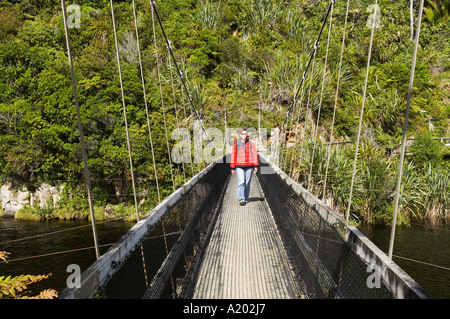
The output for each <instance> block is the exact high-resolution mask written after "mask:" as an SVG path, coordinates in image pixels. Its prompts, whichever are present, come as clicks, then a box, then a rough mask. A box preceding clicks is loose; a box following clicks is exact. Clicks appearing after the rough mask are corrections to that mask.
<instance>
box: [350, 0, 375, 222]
mask: <svg viewBox="0 0 450 319" xmlns="http://www.w3.org/2000/svg"><path fill="white" fill-rule="evenodd" d="M377 8H378V0H375V10H374V13H373V21H372V30H371V33H370V43H369V51H368V56H367V66H366V77H365V80H364V89H363V100H362V104H361V111H360V116H359V125H358V134H357V138H356V146H355V157H354V159H353V171H352V181H351V185H350V196H349V199H348V206H347V213H346V216H345V219H346V222H347V223H348V221H349V217H350V208H351V205H352V196H353V186H354V183H355V175H356V161H357V159H358V149H359V140H360V137H361V127H362V120H363V115H364V104H365V102H366V92H367V80H368V78H369V68H370V59H371V55H372V44H373V34H374V32H375V23H376V20H377V19H376V17H377V14H378V12H377Z"/></svg>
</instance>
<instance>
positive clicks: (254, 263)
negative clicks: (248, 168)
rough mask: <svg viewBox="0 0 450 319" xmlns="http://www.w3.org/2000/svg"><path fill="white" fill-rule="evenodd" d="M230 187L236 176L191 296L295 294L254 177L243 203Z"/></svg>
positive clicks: (283, 296)
mask: <svg viewBox="0 0 450 319" xmlns="http://www.w3.org/2000/svg"><path fill="white" fill-rule="evenodd" d="M236 191H237V182H236V176H232V177H231V178H230V182H229V184H228V186H227V190H226V193H225V196H224V200H223V205H222V208H221V210H220V212H219V215H218V217H217V222H216V225H215V228H214V230H213V233H212V235H211V239H210V243H209V245H208V247H207V248H206V250H205V253H204V256H203V262H202V264H201V266H200V269H199V274H198V276H197V283H196V286H195V290H194V296H193V298H200V299H208V298H214V299H236V298H238V299H288V298H296V297H297V295H298V294H297V293H296V289H295V284H294V281H293V278H292V275H291V273H290V269H289V266H288V262H287V258H286V256H285V252H284V249H283V247H282V244H281V240H280V237H279V235H278V232H277V229H276V226H275V223H274V220H273V218H272V215H271V212H270V209H269V207H268V205H267V202H266V201H265V199H264V195H263V193H262V190H261V188H260V186H259V182H258V178H257V176H256V175H253V177H252V184H251V189H250V200H249V202H248V203H247V205H246V206H240V205H239V203H238V200H237V195H236Z"/></svg>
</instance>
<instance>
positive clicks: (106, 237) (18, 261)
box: [0, 217, 133, 293]
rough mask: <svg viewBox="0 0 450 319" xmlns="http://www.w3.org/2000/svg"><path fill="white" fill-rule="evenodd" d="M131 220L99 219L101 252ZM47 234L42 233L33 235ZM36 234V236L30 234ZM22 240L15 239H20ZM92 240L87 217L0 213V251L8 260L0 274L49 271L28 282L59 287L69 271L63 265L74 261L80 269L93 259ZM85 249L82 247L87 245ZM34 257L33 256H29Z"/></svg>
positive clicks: (34, 287) (33, 288) (32, 288)
mask: <svg viewBox="0 0 450 319" xmlns="http://www.w3.org/2000/svg"><path fill="white" fill-rule="evenodd" d="M132 226H133V223H129V222H123V221H111V222H99V223H97V233H98V238H99V245H100V246H102V245H105V246H103V247H101V248H100V253H101V254H103V253H105V252H106V250H107V249H108V248H109V247H110V245H109V244H113V243H114V242H116V241H117V240H118V239H119V238H120V237H121V236H122V235H123V234H125V233H126V232H127V231H128V230H129V229H130V228H131V227H132ZM40 234H47V235H43V236H36V235H40ZM34 236H36V237H34ZM24 238H27V239H26V240H18V239H24ZM93 246H94V240H93V235H92V227H91V223H90V222H88V221H42V222H36V221H27V220H15V219H14V218H1V217H0V251H7V252H9V253H10V255H9V256H8V261H9V262H8V263H7V264H5V263H0V276H9V275H11V276H18V275H22V274H30V275H38V274H49V273H51V274H52V275H51V276H50V277H49V278H48V279H45V280H43V281H41V282H39V283H36V284H33V285H31V286H30V289H29V291H30V292H32V293H36V292H37V293H38V292H39V291H42V290H44V289H49V288H51V289H55V290H57V291H61V290H62V289H64V287H65V286H66V279H67V277H68V276H69V275H70V273H67V272H66V269H67V266H69V265H70V264H77V265H79V266H80V268H81V271H83V270H85V269H86V268H88V267H89V266H90V265H91V264H92V263H93V262H94V261H95V258H96V257H95V250H94V248H93ZM88 247H91V248H89V249H84V248H88ZM30 257H34V258H30Z"/></svg>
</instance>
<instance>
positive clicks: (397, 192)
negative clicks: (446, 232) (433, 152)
mask: <svg viewBox="0 0 450 319" xmlns="http://www.w3.org/2000/svg"><path fill="white" fill-rule="evenodd" d="M422 11H423V0H421V1H420V7H419V16H418V18H417V28H416V30H417V31H416V32H417V33H416V39H415V43H414V52H413V57H412V63H411V75H410V78H409V89H408V99H407V105H406V111H405V124H404V126H403V139H402V147H401V151H400V162H399V164H398V166H399V167H398V176H397V188H396V190H395V205H394V212H393V216H392V219H393V220H392V229H391V239H390V242H389V258H390V259H392V252H393V250H394V239H395V226H396V224H397V211H398V202H399V199H400V187H401V183H402V175H403V162H404V159H405V148H406V132H407V130H408V120H409V109H410V106H411V95H412V88H413V82H414V71H415V68H416V59H417V49H418V47H419V35H420V25H421V23H422Z"/></svg>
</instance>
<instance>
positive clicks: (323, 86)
mask: <svg viewBox="0 0 450 319" xmlns="http://www.w3.org/2000/svg"><path fill="white" fill-rule="evenodd" d="M333 5H334V1H332V2H331V12H330V24H329V26H328V39H327V49H326V53H325V63H324V66H323V76H322V90H321V91H320V101H319V111H318V112H317V123H316V127H315V128H313V129H314V132H315V134H314V144H313V152H312V155H311V166H310V168H309V178H308V189H309V190H310V191H312V188H311V176H312V170H313V165H314V156H315V153H316V141H317V135H318V132H319V121H320V111H321V108H322V99H323V91H324V88H325V75H326V71H327V62H328V50H329V48H330V36H331V28H332V25H331V24H332V21H333Z"/></svg>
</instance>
